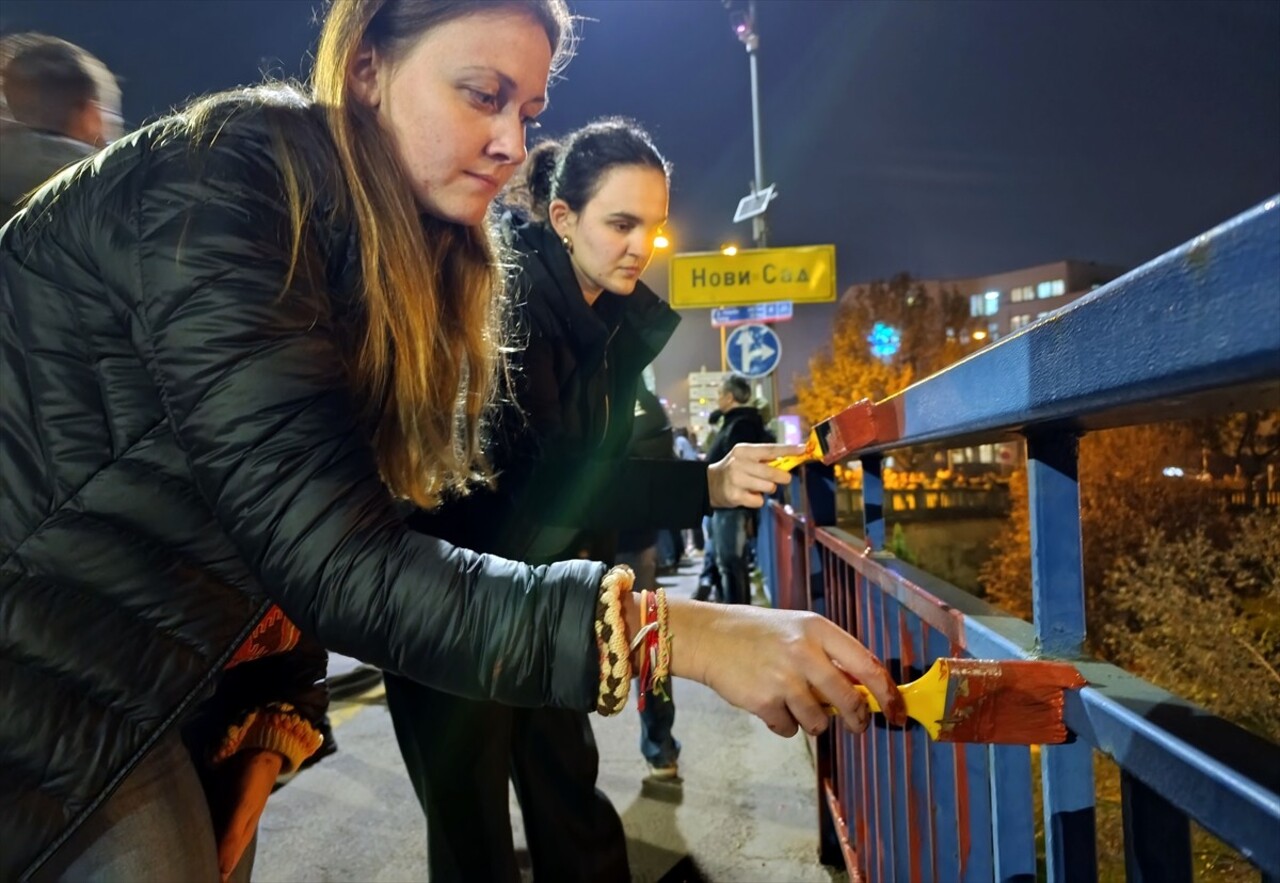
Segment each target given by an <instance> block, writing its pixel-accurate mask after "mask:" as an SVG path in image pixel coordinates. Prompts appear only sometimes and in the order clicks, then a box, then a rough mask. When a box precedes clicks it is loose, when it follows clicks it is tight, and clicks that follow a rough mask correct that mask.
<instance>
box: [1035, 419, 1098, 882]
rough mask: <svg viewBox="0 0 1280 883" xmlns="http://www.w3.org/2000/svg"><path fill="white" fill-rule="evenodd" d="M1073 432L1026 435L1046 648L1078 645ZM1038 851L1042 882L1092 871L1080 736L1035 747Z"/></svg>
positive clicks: (1039, 635)
mask: <svg viewBox="0 0 1280 883" xmlns="http://www.w3.org/2000/svg"><path fill="white" fill-rule="evenodd" d="M1078 452H1079V440H1078V438H1077V437H1076V436H1075V435H1073V434H1070V433H1062V432H1059V433H1052V434H1046V435H1039V434H1031V435H1028V437H1027V493H1028V504H1029V508H1030V512H1031V599H1032V607H1033V610H1034V615H1035V631H1036V642H1037V644H1038V645H1039V649H1040V652H1041V653H1042V654H1044V655H1046V656H1052V657H1061V658H1066V659H1074V658H1077V657H1079V656H1080V655H1081V653H1082V652H1083V650H1084V638H1085V608H1084V566H1083V558H1082V552H1081V549H1082V545H1081V538H1080V482H1079V464H1078V459H1077V455H1078ZM1040 757H1041V773H1042V781H1043V791H1044V835H1045V859H1046V862H1047V864H1048V871H1049V881H1050V883H1077V881H1080V883H1092V881H1095V880H1097V877H1098V862H1097V840H1096V835H1095V832H1094V817H1095V795H1094V786H1093V754H1092V751H1091V749H1090V747H1089V746H1088V745H1087V744H1085V743H1084V742H1075V743H1073V744H1069V745H1046V746H1045V747H1044V750H1043V751H1042V752H1041V755H1040Z"/></svg>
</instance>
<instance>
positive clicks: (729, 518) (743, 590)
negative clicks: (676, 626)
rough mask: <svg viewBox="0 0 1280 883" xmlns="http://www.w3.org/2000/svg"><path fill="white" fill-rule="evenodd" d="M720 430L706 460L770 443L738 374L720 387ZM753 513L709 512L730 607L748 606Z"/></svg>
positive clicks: (745, 383) (739, 510) (737, 509)
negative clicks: (736, 448) (740, 447)
mask: <svg viewBox="0 0 1280 883" xmlns="http://www.w3.org/2000/svg"><path fill="white" fill-rule="evenodd" d="M718 404H719V408H720V412H721V415H722V416H721V418H720V430H719V431H718V432H717V433H716V437H715V440H714V441H713V442H712V443H711V447H710V449H709V450H708V451H707V458H708V459H714V458H716V457H718V456H723V455H724V452H725V451H728V450H731V449H732V448H733V446H735V445H739V444H759V443H764V442H772V441H773V436H772V435H771V434H770V433H769V431H768V430H767V429H765V426H764V419H763V418H762V417H761V415H760V411H759V409H758V408H756V407H755V406H754V404H753V403H752V402H751V383H750V381H748V380H747V378H745V377H743V376H742V375H741V374H730V375H729V376H728V377H726V378H725V379H724V382H723V383H722V384H721V385H720V400H719V402H718ZM754 517H755V513H753V512H749V511H747V510H746V509H743V508H740V507H733V508H717V509H716V510H715V511H714V512H712V513H711V536H712V545H713V546H714V547H715V558H716V569H717V570H718V571H719V573H720V586H721V592H722V597H723V598H724V600H725V601H727V602H728V603H730V604H750V603H751V580H750V572H749V569H748V557H747V556H748V547H747V541H748V531H749V527H748V519H754Z"/></svg>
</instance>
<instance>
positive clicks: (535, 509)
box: [498, 329, 711, 530]
mask: <svg viewBox="0 0 1280 883" xmlns="http://www.w3.org/2000/svg"><path fill="white" fill-rule="evenodd" d="M553 358H554V356H553V352H552V348H551V347H550V346H549V345H548V344H547V341H546V339H545V338H544V337H542V336H541V335H540V334H539V332H538V331H537V329H534V330H533V331H532V332H531V334H530V337H529V338H528V344H527V346H526V347H525V350H524V352H523V353H522V355H521V366H520V368H521V370H520V372H519V375H518V377H517V380H516V398H517V399H518V400H519V402H520V407H521V409H522V411H523V414H521V415H519V416H513V417H510V418H508V419H511V420H515V421H518V423H519V426H518V428H517V429H516V430H515V431H514V432H512V433H511V434H510V435H508V436H507V443H506V444H504V445H502V446H501V447H503V448H505V449H506V452H507V453H505V455H504V456H505V457H506V460H505V462H504V463H503V464H502V465H503V467H504V475H500V476H499V479H498V481H499V487H500V488H501V489H504V491H505V490H506V489H507V488H509V489H510V490H511V491H512V492H513V493H514V495H515V496H516V497H517V499H518V500H519V501H520V505H521V506H523V507H524V509H525V511H526V512H527V513H528V514H529V516H530V517H532V518H536V520H537V521H538V522H540V523H542V524H545V525H548V526H550V527H568V528H577V529H581V530H588V529H591V530H643V529H647V528H656V527H667V528H672V529H679V528H684V527H697V526H698V525H699V524H700V523H701V522H702V516H703V515H704V514H706V513H708V512H710V511H711V503H710V498H709V491H708V489H707V466H706V464H705V463H702V462H699V461H688V460H674V459H673V460H643V459H638V458H630V457H607V456H599V455H598V454H596V453H595V452H594V451H591V450H580V449H578V446H576V445H572V444H570V443H569V442H567V441H566V440H565V433H564V427H563V424H562V419H561V408H562V404H561V401H560V387H559V383H558V381H557V379H556V378H557V372H556V370H555V365H554V364H553ZM512 413H514V412H512ZM510 452H518V453H514V454H513V453H510ZM504 485H505V487H504Z"/></svg>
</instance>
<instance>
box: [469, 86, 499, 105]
mask: <svg viewBox="0 0 1280 883" xmlns="http://www.w3.org/2000/svg"><path fill="white" fill-rule="evenodd" d="M467 92H468V93H469V94H470V95H471V100H472V101H474V102H475V103H476V104H479V105H481V106H482V107H487V108H490V109H492V110H496V109H497V107H498V95H497V93H496V92H485V91H484V90H483V89H467Z"/></svg>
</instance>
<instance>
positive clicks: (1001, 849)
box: [989, 745, 1036, 883]
mask: <svg viewBox="0 0 1280 883" xmlns="http://www.w3.org/2000/svg"><path fill="white" fill-rule="evenodd" d="M989 752H990V753H989V761H990V763H991V826H992V830H994V831H995V866H996V876H995V878H996V879H997V880H999V881H1001V883H1013V881H1026V883H1034V881H1035V879H1036V824H1035V822H1036V818H1035V809H1034V807H1033V805H1032V800H1031V750H1030V749H1029V748H1024V747H1023V746H1021V745H992V746H991V748H990V749H989Z"/></svg>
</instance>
